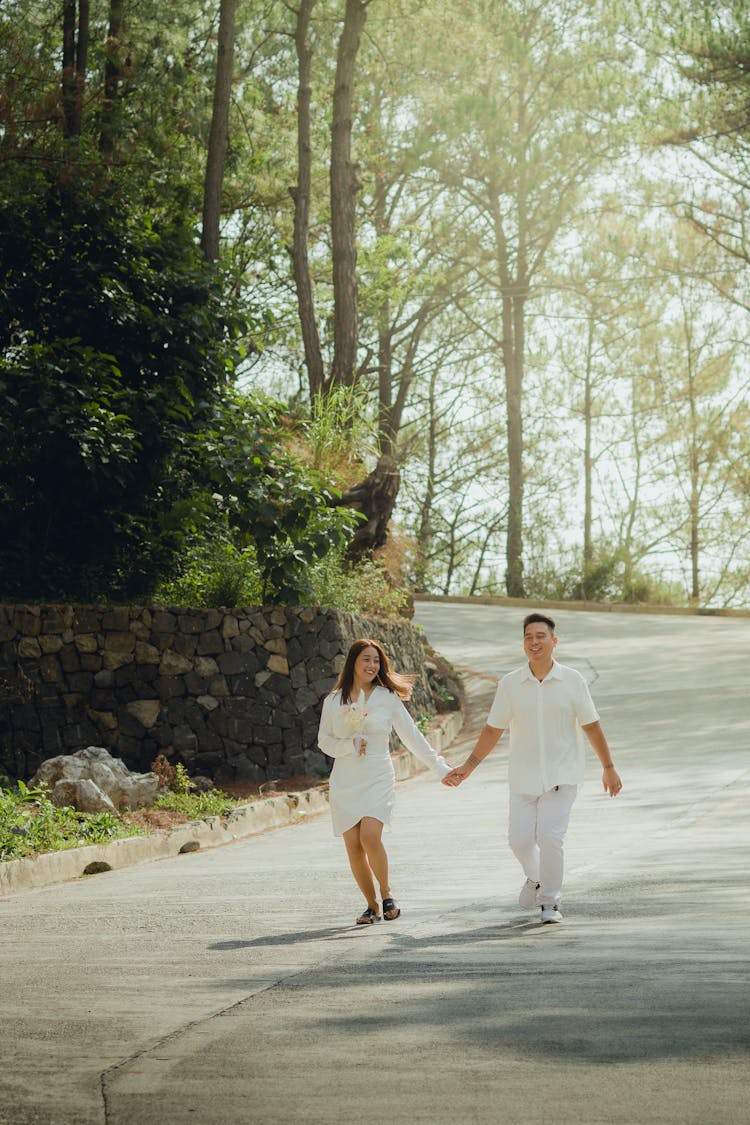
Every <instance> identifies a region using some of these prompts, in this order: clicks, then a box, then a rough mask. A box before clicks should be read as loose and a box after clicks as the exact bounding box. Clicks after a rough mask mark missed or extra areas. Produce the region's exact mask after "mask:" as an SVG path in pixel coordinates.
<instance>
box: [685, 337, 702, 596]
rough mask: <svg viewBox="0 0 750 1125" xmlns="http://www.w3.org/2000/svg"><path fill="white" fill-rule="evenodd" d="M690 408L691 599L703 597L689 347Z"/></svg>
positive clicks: (697, 459) (695, 424)
mask: <svg viewBox="0 0 750 1125" xmlns="http://www.w3.org/2000/svg"><path fill="white" fill-rule="evenodd" d="M687 362H688V368H689V370H688V407H689V410H690V449H689V455H690V517H689V519H690V599H691V601H694V602H697V601H699V600H700V596H701V583H700V453H699V449H698V410H697V402H696V390H695V376H694V373H693V367H692V357H691V355H690V346H689V345H688V361H687Z"/></svg>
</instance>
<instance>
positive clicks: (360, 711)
mask: <svg viewBox="0 0 750 1125" xmlns="http://www.w3.org/2000/svg"><path fill="white" fill-rule="evenodd" d="M369 713H370V712H369V711H368V709H367V708H365V705H364V692H360V696H359V699H358V700H355V702H354V703H350V704H349V705H347V706H345V708H342V710H341V713H340V715H338V717H337V721H336V727H337V728H338V729H337V730H336V733H337V735H340V737H342V738H346V736H347V735H351V736H352V741H353V742H354V747H355V749H356V751H358V753H359V754H360V755H362V754H364V746H363V745H362V744H363V742H364V744H365V745H367V738H365V737H364V733H363V731H364V721H365V719H367V717H368V715H369Z"/></svg>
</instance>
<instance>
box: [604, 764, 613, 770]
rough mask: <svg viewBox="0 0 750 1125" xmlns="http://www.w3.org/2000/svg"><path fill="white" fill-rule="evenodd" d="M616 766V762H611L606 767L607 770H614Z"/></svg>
mask: <svg viewBox="0 0 750 1125" xmlns="http://www.w3.org/2000/svg"><path fill="white" fill-rule="evenodd" d="M614 768H615V763H614V762H610V763H609V765H608V766H605V767H604V769H605V770H613V769H614Z"/></svg>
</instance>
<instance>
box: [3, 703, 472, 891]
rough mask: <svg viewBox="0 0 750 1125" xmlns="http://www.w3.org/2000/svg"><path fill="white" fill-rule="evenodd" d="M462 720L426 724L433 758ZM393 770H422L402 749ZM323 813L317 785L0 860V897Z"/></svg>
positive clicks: (322, 789) (452, 716)
mask: <svg viewBox="0 0 750 1125" xmlns="http://www.w3.org/2000/svg"><path fill="white" fill-rule="evenodd" d="M462 720H463V717H462V715H461V712H459V711H454V712H451V713H449V714H447V715H439V716H438V717H437V719H434V720H433V721H432V723H431V724H430V727H429V730H428V733H427V738H428V740H429V742H430V744H431V745H432V746H433V747H434V749H435V750H437V752H438V753H439V754H440V753H443V752H444V750H445V749H446V748H447V746H448V745H449V744H450V743H451V742H452V741H453V739H454V738H455V736H456V735H457V733H458V731H459V730H460V729H461V725H462ZM393 766H394V770H395V772H396V780H397V781H405V780H406V779H407V778H409V777H413V776H414V775H415V774H417V773H421V772H422V771H424V770H425V769H426V768H427V767H426V766H424V765H422V763H421V762H420V761H419V760H418V759H417V758H415V757H414V755H413V754H410V753H409V752H408V750H399V751H396V752H395V753H394V755H393ZM327 809H328V789H327V787H326V786H324V785H321V786H319V787H317V788H315V789H306V790H303V791H302V792H300V793H287V794H285V795H283V796H279V797H266V798H264V799H263V800H261V801H253V802H252V804H249V805H239V806H238V807H237V808H236V809H234V810H233V811H232V812H231V813H230V815H229V816H228V817H226V818H225V819H222V818H221V817H218V816H211V817H207V818H206V819H205V820H192V821H190V822H189V823H188V824H179V825H176V826H175V827H174V828H160V829H157V830H156V831H155V832H152V833H149V835H148V836H128V837H126V838H125V839H122V840H113V841H112V842H111V843H109V844H90V845H88V846H86V847H82V848H68V849H67V850H65V851H61V852H43V853H42V854H41V855H36V856H30V857H29V858H27V859H10V860H5V861H3V862H0V895H11V894H19V893H20V892H22V891H29V890H35V889H38V888H41V887H48V886H51V885H52V884H53V883H65V882H68V881H70V880H72V879H79V878H81V877H82V876H85V875H90V874H97V873H99V872H102V871H116V870H118V869H119V868H123V867H132V866H134V865H135V864H138V863H149V862H151V861H152V860H157V859H169V858H170V857H172V856H176V855H180V854H181V853H187V852H195V851H200V850H202V849H204V848H216V847H219V846H220V845H222V844H232V843H234V842H235V841H236V840H241V839H244V838H245V837H248V836H257V835H258V834H259V833H261V832H267V831H269V830H271V829H274V828H284V827H286V826H288V825H290V824H296V823H299V822H300V821H302V820H304V819H305V818H306V817H310V816H318V815H319V814H320V813H323V812H326V811H327Z"/></svg>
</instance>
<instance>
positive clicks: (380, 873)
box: [359, 816, 391, 898]
mask: <svg viewBox="0 0 750 1125" xmlns="http://www.w3.org/2000/svg"><path fill="white" fill-rule="evenodd" d="M359 828H360V832H359V838H360V842H361V844H362V847H363V848H364V850H365V853H366V855H367V861H368V863H369V868H370V871H371V872H372V874H373V875H374V876H375V878H376V879H377V881H378V886H379V887H380V897H381V898H387V897H388V896H389V895H390V893H391V888H390V884H389V882H388V853H387V852H386V850H385V848H384V846H383V825H382V822H381V821H379V820H375V818H374V817H372V816H364V817H362V819H361V820H360V822H359Z"/></svg>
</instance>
